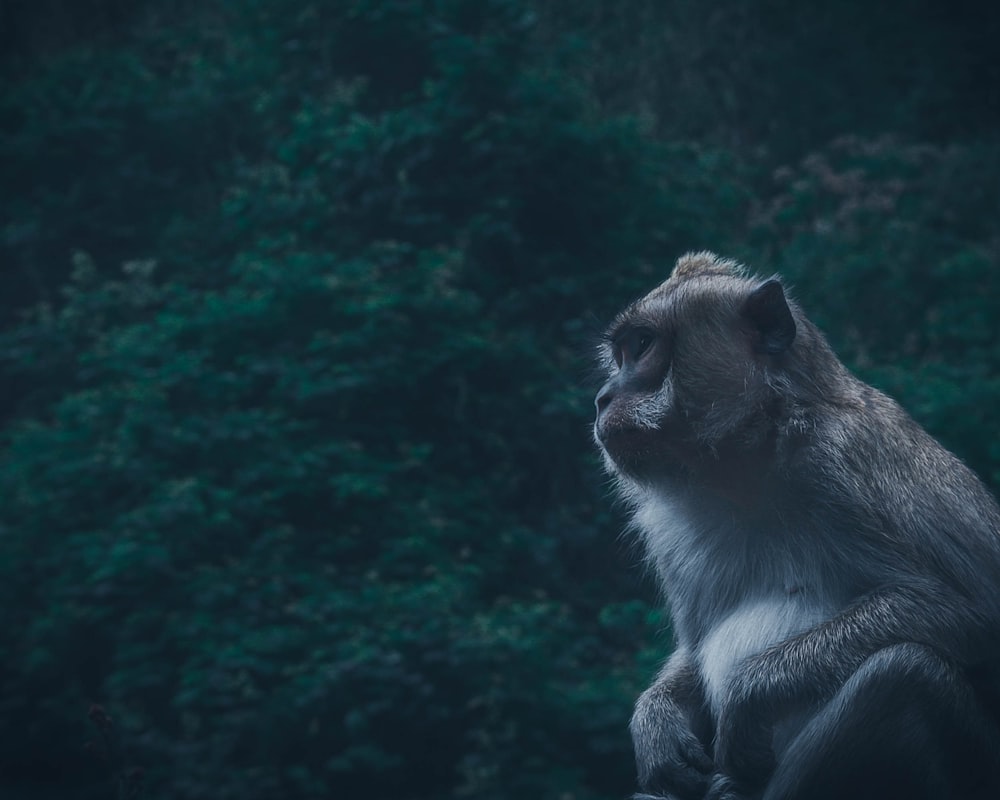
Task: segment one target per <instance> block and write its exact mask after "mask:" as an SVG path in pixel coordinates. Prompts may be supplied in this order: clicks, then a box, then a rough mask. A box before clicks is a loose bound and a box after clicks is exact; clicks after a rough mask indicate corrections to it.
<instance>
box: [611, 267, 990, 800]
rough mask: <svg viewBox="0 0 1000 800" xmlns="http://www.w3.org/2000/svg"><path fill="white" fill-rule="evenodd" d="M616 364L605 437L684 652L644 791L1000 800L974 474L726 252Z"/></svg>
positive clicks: (657, 714) (677, 282) (658, 717)
mask: <svg viewBox="0 0 1000 800" xmlns="http://www.w3.org/2000/svg"><path fill="white" fill-rule="evenodd" d="M599 361H600V366H601V369H602V371H604V372H605V374H606V375H607V378H606V382H605V383H604V385H603V387H602V388H601V389H600V391H599V392H598V394H597V396H596V399H595V405H596V420H595V423H594V438H595V440H596V443H597V445H598V448H599V450H600V453H601V455H602V458H603V461H604V465H605V468H606V470H607V472H608V474H609V475H610V477H611V479H612V482H613V484H614V485H615V487H616V489H617V492H618V495H619V496H620V498H621V499H622V500H623V501H624V504H625V505H626V507H627V509H628V510H629V512H630V520H631V523H630V524H631V526H632V527H633V528H634V529H635V531H636V532H637V534H638V538H639V541H640V542H641V543H642V545H643V548H644V551H645V553H646V555H647V557H648V562H649V563H650V565H651V567H652V571H653V572H654V574H655V575H656V577H657V578H658V583H659V584H660V586H661V588H662V592H663V594H664V595H665V600H666V603H667V607H668V608H669V613H670V618H671V628H672V633H673V639H674V642H673V644H674V647H673V651H672V654H671V655H670V657H669V659H668V660H667V661H666V663H665V665H664V666H663V668H662V670H661V672H660V674H659V675H658V676H657V678H656V679H655V680H654V682H653V684H652V685H651V686H650V687H649V688H648V689H647V690H646V691H645V692H643V693H642V695H641V696H640V697H639V699H638V700H637V702H636V705H635V710H634V713H633V716H632V719H631V723H630V731H631V734H632V739H633V745H634V750H635V757H636V764H637V770H638V783H639V788H640V790H641V792H642V794H638V795H635V797H636V798H637V799H639V798H641V799H644V800H651V799H652V798H655V797H661V798H670V800H702V799H703V798H706V799H707V800H746V799H747V798H753V799H754V800H757V799H758V798H762V799H763V800H798V799H799V798H801V799H802V800H824V799H825V798H830V799H831V800H832V799H833V798H849V799H850V800H863V799H865V798H873V799H874V798H889V797H906V798H935V800H942V798H963V799H964V798H996V797H1000V722H998V720H1000V509H998V506H997V503H996V501H995V500H994V499H993V497H992V495H991V494H990V492H989V491H988V490H987V489H986V488H985V486H984V485H983V484H982V483H981V482H980V480H979V479H978V478H977V477H976V476H975V475H974V474H973V472H972V471H971V470H970V469H969V468H967V467H966V466H965V465H964V464H963V463H962V462H961V461H960V460H959V459H958V458H957V457H956V456H954V455H953V454H951V453H950V452H948V451H947V450H946V449H945V448H944V447H942V446H941V445H940V444H938V443H937V442H936V441H935V440H934V439H933V438H932V437H931V436H930V435H929V434H928V433H926V432H925V431H924V430H923V429H922V428H921V427H920V426H919V425H918V424H917V423H916V422H915V421H914V420H913V419H912V418H911V417H910V416H909V415H908V414H907V413H906V412H905V411H903V409H902V408H901V407H900V406H899V405H898V404H897V403H896V402H895V401H893V400H892V399H890V398H889V397H887V396H886V395H885V394H883V393H881V392H879V391H878V390H876V389H875V388H873V387H872V386H869V385H867V384H866V383H864V382H863V381H861V380H860V379H858V378H857V377H855V376H854V375H852V374H851V373H850V372H849V371H848V370H847V368H846V367H845V366H844V365H843V364H842V363H841V362H840V360H839V359H838V358H837V356H836V355H835V354H834V352H833V350H832V349H831V347H830V346H829V344H828V343H827V342H826V340H825V338H824V336H823V334H822V333H821V332H820V331H819V330H818V329H817V328H816V326H815V325H813V324H812V323H811V322H810V321H809V320H808V319H807V317H806V316H805V314H804V313H803V311H802V310H801V308H800V307H799V305H798V304H797V303H796V302H795V301H794V300H793V299H792V298H791V297H790V295H789V293H788V292H787V291H786V290H785V287H784V286H783V284H782V283H781V280H780V279H779V278H778V277H771V278H768V279H766V280H765V279H760V278H758V277H755V276H754V275H753V274H752V273H751V272H750V271H748V270H747V269H746V268H744V267H743V266H742V265H740V264H738V263H737V262H735V261H731V260H728V259H725V258H721V257H719V256H717V255H714V254H712V253H708V252H702V253H690V254H688V255H686V256H683V257H682V258H680V259H679V260H678V261H677V263H676V265H675V266H674V268H673V270H672V272H671V273H670V275H669V277H668V278H667V280H666V281H664V282H663V283H662V284H661V285H659V286H658V287H657V288H655V289H653V290H652V291H651V292H650V293H649V294H647V295H646V296H645V297H643V298H641V299H639V300H637V301H636V302H634V303H632V304H631V305H630V306H628V307H627V308H626V309H625V310H624V311H623V312H621V313H620V314H619V315H618V317H617V318H616V319H615V320H614V322H613V323H612V324H611V326H610V328H609V329H608V331H607V333H606V334H605V337H604V338H603V340H602V342H601V344H600V346H599Z"/></svg>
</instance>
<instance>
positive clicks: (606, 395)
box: [594, 386, 615, 416]
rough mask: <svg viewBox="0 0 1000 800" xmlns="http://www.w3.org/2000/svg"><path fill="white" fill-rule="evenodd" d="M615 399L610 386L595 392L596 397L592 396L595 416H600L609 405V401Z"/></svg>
mask: <svg viewBox="0 0 1000 800" xmlns="http://www.w3.org/2000/svg"><path fill="white" fill-rule="evenodd" d="M614 399H615V393H614V390H613V389H612V388H611V387H610V386H605V387H604V388H602V389H601V391H599V392H598V393H597V397H595V398H594V405H595V406H597V416H601V414H602V413H603V412H604V409H606V408H607V407H608V406H609V405H611V401H612V400H614Z"/></svg>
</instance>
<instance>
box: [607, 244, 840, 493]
mask: <svg viewBox="0 0 1000 800" xmlns="http://www.w3.org/2000/svg"><path fill="white" fill-rule="evenodd" d="M824 353H826V354H829V357H830V358H832V359H833V362H834V363H835V364H838V366H839V362H836V359H835V357H833V356H832V353H830V351H829V349H828V348H827V347H826V345H825V343H824V342H823V341H822V337H821V336H820V335H819V334H818V332H816V330H815V328H813V327H812V326H811V325H810V324H809V323H808V322H807V321H805V319H804V318H803V317H802V316H801V313H800V312H799V311H798V309H797V308H795V306H794V305H792V304H790V303H789V301H788V300H787V298H786V297H785V292H784V289H783V288H782V286H781V284H780V283H779V282H778V281H777V280H775V279H771V280H759V279H755V278H752V277H750V276H749V275H748V274H747V273H746V272H745V271H744V270H743V269H742V268H740V267H739V265H737V264H736V263H735V262H733V261H728V260H725V259H721V258H718V257H717V256H715V255H713V254H711V253H696V254H690V255H686V256H684V257H682V258H681V259H680V260H679V261H678V262H677V265H676V266H675V267H674V270H673V272H672V274H671V275H670V277H669V279H667V280H666V281H665V282H664V283H663V284H661V285H660V286H658V287H657V288H655V289H654V290H653V291H651V292H650V293H649V294H648V295H646V296H645V297H643V298H642V299H641V300H638V301H637V302H635V303H633V304H632V305H630V306H629V307H628V308H626V309H625V310H624V311H623V312H622V313H621V314H619V315H618V317H617V319H615V321H614V323H612V325H611V327H610V328H609V329H608V332H607V333H606V335H605V337H604V341H603V343H602V345H601V347H600V360H601V365H602V367H603V368H604V369H605V370H606V372H607V381H606V382H605V384H604V386H603V387H602V388H601V390H600V392H599V393H598V395H597V399H596V401H595V402H596V406H597V419H596V422H595V424H594V435H595V438H596V440H597V442H598V444H599V445H600V447H601V449H602V450H603V453H604V455H605V461H606V463H607V466H608V469H609V471H611V472H612V473H613V474H616V475H618V476H619V477H622V478H625V479H627V480H630V481H631V482H634V483H638V484H645V483H658V482H660V481H662V480H664V479H669V478H671V477H682V476H685V475H688V476H691V475H697V473H698V471H699V470H702V469H705V470H708V469H715V468H717V467H718V465H719V464H720V463H721V462H725V461H726V460H727V459H728V460H729V461H730V462H732V461H734V460H739V458H740V456H741V454H742V455H747V456H753V458H752V459H747V461H748V462H751V461H752V463H756V464H760V463H761V462H760V458H759V456H760V454H761V453H762V452H766V450H767V448H769V447H771V448H773V446H774V442H775V438H776V436H777V433H778V429H779V427H780V426H781V425H782V424H783V423H784V422H785V421H787V414H788V409H787V406H788V401H789V400H790V399H791V396H792V395H794V394H795V393H796V392H798V391H799V390H800V389H801V386H802V384H803V383H812V382H813V381H811V380H805V381H803V377H804V376H805V377H809V378H814V377H815V376H811V375H810V373H813V372H815V371H816V370H817V366H818V364H817V361H818V360H819V361H823V362H825V361H826V360H827V359H826V358H825V357H823V354H824ZM713 465H714V466H713Z"/></svg>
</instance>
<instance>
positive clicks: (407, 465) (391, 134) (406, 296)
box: [0, 0, 1000, 800]
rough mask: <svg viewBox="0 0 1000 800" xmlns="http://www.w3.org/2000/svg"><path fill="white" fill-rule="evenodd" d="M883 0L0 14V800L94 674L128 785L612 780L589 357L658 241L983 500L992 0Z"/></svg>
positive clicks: (42, 793) (621, 556) (603, 531)
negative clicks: (712, 266)
mask: <svg viewBox="0 0 1000 800" xmlns="http://www.w3.org/2000/svg"><path fill="white" fill-rule="evenodd" d="M926 6H927V7H926V8H924V7H922V6H917V7H916V9H917V10H915V11H914V12H913V13H911V14H909V15H908V16H907V17H906V20H905V23H906V24H905V25H902V26H897V25H896V24H895V23H896V21H897V18H896V16H895V14H894V13H892V12H891V11H890V10H887V9H888V7H886V8H882V7H878V8H875V7H871V4H866V5H862V4H861V3H856V2H850V3H844V4H837V5H836V6H831V7H830V8H829V9H827V10H823V11H817V10H815V9H809V10H807V9H805V8H803V7H801V4H792V3H786V2H766V3H761V4H760V7H759V11H760V13H755V12H753V11H751V10H750V8H751V7H750V6H747V5H746V4H742V3H738V2H736V0H728V1H727V2H722V3H716V4H710V5H706V4H701V3H694V2H684V1H681V0H679V2H676V3H671V4H663V3H657V2H653V1H652V0H649V2H645V1H643V2H637V3H634V4H614V3H610V2H583V3H563V2H546V3H540V2H530V1H529V0H433V1H432V0H425V1H424V2H421V1H420V0H391V1H390V2H377V3H376V2H371V0H345V1H344V2H339V3H321V2H301V1H300V2H292V1H291V0H212V1H211V2H204V3H200V4H194V3H188V2H175V3H171V4H164V3H149V2H141V0H134V2H126V1H125V0H87V2H81V3H79V4H76V5H72V4H67V3H61V2H57V0H40V2H38V3H34V4H27V3H19V2H13V3H8V4H5V5H3V6H0V23H2V34H0V39H2V40H3V41H4V42H6V43H7V44H8V45H9V46H8V47H6V48H4V54H3V56H2V58H3V60H2V61H0V70H2V75H3V80H4V92H3V93H2V95H0V164H2V168H3V175H4V185H5V188H6V189H7V191H6V192H5V193H4V194H3V196H2V197H0V208H2V213H0V256H2V259H3V262H4V264H5V265H7V266H8V271H7V277H6V282H5V292H4V294H3V297H2V298H0V308H2V312H3V313H2V314H0V379H2V381H3V385H4V386H5V387H6V391H5V392H4V393H3V394H2V396H0V416H2V419H3V433H2V439H0V446H2V448H3V458H2V459H0V496H2V497H3V504H2V506H0V597H2V606H0V607H2V608H3V609H4V620H3V623H4V624H3V625H0V654H2V655H3V658H2V659H0V741H3V743H4V747H3V749H2V752H0V786H2V787H3V789H4V790H5V793H6V794H11V795H12V796H19V797H26V798H45V797H54V796H59V797H66V796H72V797H85V798H105V797H110V796H112V794H113V791H114V787H113V786H112V785H110V784H109V782H108V780H107V777H106V770H104V769H102V768H101V767H100V765H98V764H95V763H93V762H92V761H91V760H90V758H89V756H88V755H87V754H86V753H84V751H83V744H84V742H85V740H86V738H87V709H88V707H89V705H90V703H91V702H100V703H101V704H102V706H103V707H104V708H107V709H108V713H109V714H110V718H111V719H113V720H114V724H115V733H116V737H117V739H116V747H120V749H121V750H122V753H121V759H122V763H127V764H136V765H140V766H141V767H142V768H143V775H144V778H143V784H144V788H145V791H144V796H145V797H149V798H168V797H169V798H241V800H254V799H255V798H260V799H261V800H264V799H265V798H274V797H288V798H328V797H350V796H355V795H357V796H368V797H385V798H389V797H392V798H444V797H453V798H477V799H481V800H493V799H496V800H499V798H508V797H521V796H524V797H537V798H559V799H560V800H570V798H573V800H588V799H589V798H594V800H596V798H606V797H609V796H622V795H624V794H626V793H627V792H628V791H629V790H630V788H631V784H632V766H631V755H630V743H629V741H628V735H627V730H626V723H627V719H628V715H629V710H630V706H631V703H632V700H633V698H634V697H635V696H636V695H637V694H638V692H639V691H640V690H641V688H642V687H643V686H644V685H645V683H646V682H647V680H648V679H649V677H650V675H651V674H652V672H653V671H654V670H655V668H656V664H657V663H658V661H659V659H661V658H662V656H663V655H664V654H665V652H666V650H667V648H668V646H669V631H667V630H666V628H665V621H664V618H663V617H662V615H661V614H660V612H659V611H657V610H656V598H655V597H654V596H653V594H652V592H651V591H650V589H649V587H648V586H645V585H642V586H637V585H636V578H637V577H639V576H640V574H641V571H640V570H639V569H638V568H636V562H637V561H638V555H637V554H636V553H635V552H634V551H633V550H632V549H631V548H630V547H629V546H628V545H627V544H626V543H624V542H622V541H621V540H620V539H619V538H618V535H617V534H618V532H619V530H620V529H621V526H622V520H621V519H620V518H619V517H618V516H617V515H616V513H615V512H614V510H613V509H612V508H611V507H610V503H609V501H608V498H607V496H606V491H605V487H604V485H603V482H602V477H601V475H600V468H599V465H598V463H597V459H596V458H595V457H594V456H593V455H592V454H591V446H590V443H589V434H588V426H589V420H590V416H591V412H590V409H591V395H592V391H593V388H594V387H593V385H592V382H591V381H590V380H589V378H588V367H589V364H588V362H589V350H590V345H591V343H592V340H593V337H594V335H595V334H596V332H597V331H599V330H600V327H601V323H602V321H603V320H606V319H607V318H608V317H609V315H610V314H612V313H613V312H614V310H616V308H617V307H618V306H619V305H620V304H621V303H622V302H623V301H625V300H627V299H629V298H630V297H632V296H634V295H635V294H636V293H638V292H641V291H643V290H644V289H645V288H647V287H648V286H649V285H651V284H653V283H655V282H657V281H658V280H660V279H662V277H663V276H664V273H665V271H666V270H667V269H668V267H669V264H670V263H671V262H672V260H673V259H674V258H675V257H676V256H677V255H678V254H679V253H681V252H683V251H685V250H689V249H700V248H706V247H711V248H713V249H715V250H718V251H720V252H724V253H726V254H727V255H734V256H737V257H740V258H744V259H746V260H747V261H749V262H750V263H753V264H754V265H756V266H757V267H758V268H759V269H760V270H761V271H762V272H766V271H769V270H776V271H780V272H781V273H782V274H783V275H785V276H786V277H787V278H788V279H789V280H790V281H791V283H792V284H793V286H794V289H795V292H796V295H797V296H798V297H799V298H800V300H801V301H802V302H803V303H804V304H805V305H806V307H807V309H808V310H809V311H810V313H811V314H812V316H813V317H814V318H815V319H816V320H817V322H819V323H820V324H821V325H822V327H824V329H825V330H827V331H828V332H829V333H830V335H831V338H832V340H833V342H834V343H835V345H836V346H837V348H838V350H839V351H840V352H841V353H843V354H844V356H845V358H846V359H847V360H848V361H849V362H850V363H851V364H852V365H853V366H854V367H855V368H856V369H858V370H859V371H860V372H861V373H862V374H863V375H864V376H865V377H866V378H868V379H869V380H872V381H874V382H876V383H877V384H879V385H880V386H882V387H884V388H887V389H888V390H890V391H891V392H892V393H894V394H895V395H896V396H897V397H899V398H900V399H901V400H903V402H904V403H905V404H906V405H907V406H908V407H909V408H910V409H911V410H912V411H913V412H914V413H915V414H916V415H917V416H918V418H919V419H920V420H921V421H922V422H924V423H925V424H927V425H928V426H929V427H930V428H931V429H932V430H933V431H934V432H935V433H936V434H938V435H940V436H941V437H942V438H943V439H944V440H945V441H946V442H947V443H948V444H949V445H950V446H952V447H953V448H954V449H956V450H957V451H958V452H960V453H961V454H962V455H963V456H964V457H965V458H967V459H968V460H969V461H970V463H972V464H973V465H974V466H975V467H976V468H977V469H978V470H979V471H980V473H981V474H983V475H984V477H986V478H987V479H990V480H993V481H994V482H1000V451H998V444H997V442H1000V412H997V411H996V410H995V409H997V408H1000V403H998V402H997V401H998V400H1000V383H998V377H997V376H998V374H1000V363H998V361H1000V350H998V345H997V341H998V337H997V333H998V331H997V329H996V328H997V325H1000V322H998V320H1000V314H998V313H997V311H998V309H997V308H996V304H997V302H998V298H1000V286H998V285H997V282H998V281H1000V277H997V276H998V275H1000V271H998V267H1000V238H998V233H997V230H996V226H995V221H996V218H997V212H998V211H1000V188H998V187H1000V145H998V143H997V142H996V141H995V138H991V134H992V131H993V130H995V126H996V123H997V122H998V119H997V118H998V116H1000V103H998V98H997V94H996V92H997V86H998V85H1000V81H997V80H993V81H992V83H990V82H988V80H987V79H989V77H990V75H993V76H994V78H995V77H997V76H996V66H995V63H994V62H993V61H991V60H990V59H989V58H987V55H988V54H989V53H990V52H992V51H990V50H989V47H992V44H991V42H992V41H993V36H992V31H994V30H995V23H996V21H997V19H1000V17H998V15H997V14H995V13H994V12H990V11H985V12H983V14H980V15H978V16H977V15H976V14H974V13H973V12H972V11H971V10H968V9H966V8H965V7H964V6H963V5H962V4H961V3H959V4H957V5H955V6H954V8H953V9H952V10H951V12H950V16H948V18H947V19H945V20H942V19H941V18H939V16H938V15H939V12H938V11H937V10H936V7H935V8H932V7H931V6H930V4H926ZM57 11H58V12H60V13H59V14H55V12H57ZM984 15H985V16H984ZM991 26H992V27H991ZM886 37H889V39H888V40H887V38H886ZM848 42H850V47H848V46H847V44H846V43H848ZM859 42H860V43H861V45H862V46H860V47H859V46H858V43H859ZM929 50H933V52H934V53H936V56H935V58H934V59H932V60H926V59H925V60H920V59H919V58H917V56H918V55H920V56H921V57H923V55H924V54H925V53H926V52H928V51H929ZM845 70H846V71H845ZM990 70H993V71H992V72H991V71H990ZM903 78H905V89H899V90H897V88H896V87H897V86H898V85H899V82H900V81H901V80H903ZM979 78H983V79H984V80H983V83H982V84H980V83H979V82H978V80H979ZM984 87H986V88H984ZM990 92H992V94H991V93H990ZM963 109H971V110H967V111H963ZM845 132H847V133H849V134H850V135H846V134H845ZM842 134H843V135H842Z"/></svg>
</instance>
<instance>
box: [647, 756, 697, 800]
mask: <svg viewBox="0 0 1000 800" xmlns="http://www.w3.org/2000/svg"><path fill="white" fill-rule="evenodd" d="M710 778H711V775H709V774H706V773H704V772H700V771H699V770H697V769H695V768H694V767H692V766H691V765H690V764H685V763H682V762H680V761H671V762H670V763H666V764H662V765H660V766H659V767H657V768H656V769H655V770H654V771H653V774H652V775H651V776H650V778H649V780H648V781H646V782H645V783H644V784H643V786H642V788H643V789H646V790H647V791H654V792H660V793H662V794H665V795H667V796H668V797H669V796H670V793H671V792H676V793H677V794H679V795H682V796H683V797H701V796H702V795H703V794H704V793H705V791H706V790H707V789H708V785H709V780H710Z"/></svg>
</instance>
